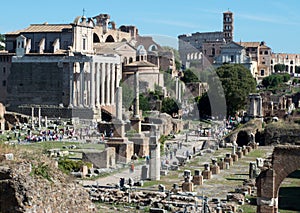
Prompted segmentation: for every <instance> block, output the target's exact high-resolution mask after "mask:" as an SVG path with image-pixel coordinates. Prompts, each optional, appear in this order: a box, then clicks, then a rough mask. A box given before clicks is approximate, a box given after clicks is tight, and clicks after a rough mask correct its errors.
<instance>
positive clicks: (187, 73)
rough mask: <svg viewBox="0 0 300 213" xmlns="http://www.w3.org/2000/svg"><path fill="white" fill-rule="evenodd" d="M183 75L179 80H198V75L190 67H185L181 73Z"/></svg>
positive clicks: (187, 81) (185, 81)
mask: <svg viewBox="0 0 300 213" xmlns="http://www.w3.org/2000/svg"><path fill="white" fill-rule="evenodd" d="M183 74H184V75H183V77H181V80H182V81H183V82H184V83H191V82H199V81H200V80H199V78H198V76H197V75H196V74H195V73H194V72H193V71H192V70H190V69H187V70H186V71H184V73H183Z"/></svg>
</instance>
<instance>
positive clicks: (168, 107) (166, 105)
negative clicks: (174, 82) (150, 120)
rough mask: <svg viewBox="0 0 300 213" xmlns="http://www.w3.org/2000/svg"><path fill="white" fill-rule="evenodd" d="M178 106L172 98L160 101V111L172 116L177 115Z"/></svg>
mask: <svg viewBox="0 0 300 213" xmlns="http://www.w3.org/2000/svg"><path fill="white" fill-rule="evenodd" d="M178 110H179V106H178V103H176V101H175V100H174V99H172V98H169V97H167V98H164V99H163V101H162V108H161V111H162V112H165V113H168V114H169V115H172V114H173V113H178Z"/></svg>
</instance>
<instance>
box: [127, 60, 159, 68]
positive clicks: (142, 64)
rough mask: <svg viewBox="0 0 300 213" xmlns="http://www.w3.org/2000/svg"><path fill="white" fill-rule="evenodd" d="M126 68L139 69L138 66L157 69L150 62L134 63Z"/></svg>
mask: <svg viewBox="0 0 300 213" xmlns="http://www.w3.org/2000/svg"><path fill="white" fill-rule="evenodd" d="M126 66H127V67H137V66H139V67H156V65H155V64H152V63H150V62H148V61H134V62H132V63H130V64H127V65H126Z"/></svg>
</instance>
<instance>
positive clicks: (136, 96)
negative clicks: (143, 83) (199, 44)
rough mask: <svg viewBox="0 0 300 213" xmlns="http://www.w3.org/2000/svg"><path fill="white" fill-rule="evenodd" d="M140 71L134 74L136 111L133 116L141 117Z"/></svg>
mask: <svg viewBox="0 0 300 213" xmlns="http://www.w3.org/2000/svg"><path fill="white" fill-rule="evenodd" d="M139 89H140V87H139V73H138V72H135V74H134V96H135V97H134V98H135V103H134V112H133V117H135V118H139V117H140V99H139V95H140V94H139Z"/></svg>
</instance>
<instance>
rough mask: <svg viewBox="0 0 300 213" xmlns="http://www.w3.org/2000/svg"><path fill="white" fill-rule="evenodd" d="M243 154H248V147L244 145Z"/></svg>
mask: <svg viewBox="0 0 300 213" xmlns="http://www.w3.org/2000/svg"><path fill="white" fill-rule="evenodd" d="M243 155H248V149H247V148H246V147H243Z"/></svg>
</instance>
